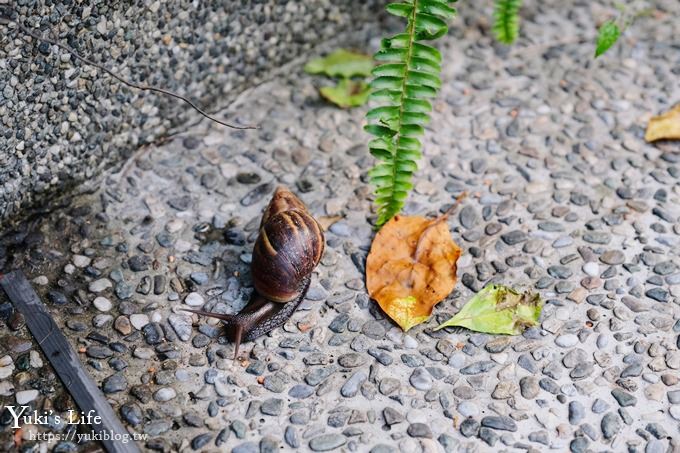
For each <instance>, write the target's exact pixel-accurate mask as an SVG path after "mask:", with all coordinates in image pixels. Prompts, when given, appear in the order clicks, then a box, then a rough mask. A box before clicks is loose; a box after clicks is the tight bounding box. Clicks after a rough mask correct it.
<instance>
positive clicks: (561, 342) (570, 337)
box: [555, 333, 578, 348]
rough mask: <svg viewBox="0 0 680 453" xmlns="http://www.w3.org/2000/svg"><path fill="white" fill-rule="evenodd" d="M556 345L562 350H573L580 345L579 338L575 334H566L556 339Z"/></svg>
mask: <svg viewBox="0 0 680 453" xmlns="http://www.w3.org/2000/svg"><path fill="white" fill-rule="evenodd" d="M555 344H556V345H557V346H559V347H561V348H571V347H573V346H576V345H577V344H578V337H577V336H576V335H574V334H573V333H565V334H564V335H560V336H559V337H557V338H555Z"/></svg>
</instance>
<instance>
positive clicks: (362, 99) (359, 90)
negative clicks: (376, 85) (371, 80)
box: [319, 79, 370, 108]
mask: <svg viewBox="0 0 680 453" xmlns="http://www.w3.org/2000/svg"><path fill="white" fill-rule="evenodd" d="M319 92H320V93H321V96H323V97H324V98H325V99H326V100H328V101H329V102H332V103H333V104H335V105H337V106H338V107H341V108H351V107H358V106H360V105H364V104H365V103H366V101H367V100H368V95H369V93H370V88H369V87H368V84H366V83H365V82H360V81H354V80H349V79H341V80H340V81H339V82H338V83H337V85H335V86H333V87H323V88H321V89H320V90H319Z"/></svg>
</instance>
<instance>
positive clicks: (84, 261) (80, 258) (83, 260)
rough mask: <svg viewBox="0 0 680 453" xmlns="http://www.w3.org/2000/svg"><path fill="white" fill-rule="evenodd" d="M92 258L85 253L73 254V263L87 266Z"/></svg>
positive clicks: (77, 265)
mask: <svg viewBox="0 0 680 453" xmlns="http://www.w3.org/2000/svg"><path fill="white" fill-rule="evenodd" d="M90 262H92V260H91V259H90V258H88V257H87V256H85V255H73V265H74V266H75V267H87V266H89V265H90Z"/></svg>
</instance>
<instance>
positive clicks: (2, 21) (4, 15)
mask: <svg viewBox="0 0 680 453" xmlns="http://www.w3.org/2000/svg"><path fill="white" fill-rule="evenodd" d="M10 12H11V10H9V11H7V10H4V11H3V10H2V9H0V25H5V26H7V25H9V23H10V22H11V21H12V19H11V16H10ZM14 23H15V24H16V26H17V28H18V29H19V30H21V31H22V32H23V33H25V34H27V35H28V36H31V37H32V38H34V39H37V40H38V41H44V42H46V43H48V44H52V45H53V46H57V47H59V48H60V49H62V50H65V51H66V52H69V53H70V54H71V55H73V56H74V57H76V58H77V59H79V60H80V61H82V62H83V63H85V64H88V65H90V66H94V67H95V68H98V69H100V70H102V71H104V72H105V73H107V74H108V75H110V76H111V77H113V78H114V79H116V80H118V81H119V82H121V83H123V84H124V85H127V86H129V87H130V88H136V89H138V90H142V91H154V92H156V93H161V94H164V95H166V96H170V97H173V98H176V99H179V100H181V101H184V102H185V103H187V104H188V105H189V106H190V107H191V108H193V109H194V110H196V111H197V112H198V113H200V114H201V115H202V116H204V117H205V118H207V119H209V120H211V121H214V122H216V123H218V124H221V125H222V126H226V127H230V128H232V129H259V127H258V126H238V125H236V124H231V123H227V122H224V121H222V120H219V119H217V118H215V117H214V116H212V115H210V114H208V113H206V112H205V111H204V110H203V109H201V108H200V107H198V106H197V105H196V104H194V103H193V101H191V100H190V99H189V98H187V97H185V96H182V95H181V94H177V93H174V92H172V91H169V90H166V89H163V88H158V87H154V86H150V85H145V84H141V83H137V82H131V81H129V80H126V79H124V78H123V77H121V76H119V75H118V74H116V73H115V72H113V71H111V70H109V69H107V68H106V67H104V66H102V65H101V64H99V63H96V62H94V61H92V60H90V59H88V58H85V57H83V56H81V55H79V54H78V52H76V51H75V50H73V49H72V48H70V47H69V46H67V45H65V44H62V43H60V42H58V41H54V40H52V39H50V38H45V37H43V36H40V35H38V34H37V33H34V32H33V31H32V30H29V29H28V28H26V27H24V26H23V25H21V24H20V23H19V21H14Z"/></svg>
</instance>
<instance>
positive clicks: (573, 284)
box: [0, 1, 680, 453]
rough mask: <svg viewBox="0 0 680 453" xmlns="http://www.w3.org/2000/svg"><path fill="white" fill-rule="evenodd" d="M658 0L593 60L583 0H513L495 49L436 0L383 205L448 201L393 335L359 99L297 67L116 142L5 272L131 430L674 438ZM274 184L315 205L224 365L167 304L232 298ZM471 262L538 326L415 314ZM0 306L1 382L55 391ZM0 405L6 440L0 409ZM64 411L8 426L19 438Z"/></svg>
mask: <svg viewBox="0 0 680 453" xmlns="http://www.w3.org/2000/svg"><path fill="white" fill-rule="evenodd" d="M657 6H658V8H659V11H658V13H657V14H655V15H654V16H653V17H649V18H643V19H640V20H639V21H638V22H637V23H636V24H635V25H634V26H632V27H631V28H630V30H629V31H628V32H626V34H625V36H624V38H623V40H622V42H620V43H619V44H617V46H616V47H615V48H614V49H613V51H611V52H610V53H608V54H607V55H606V56H604V57H602V58H600V59H598V60H593V57H592V54H593V41H594V32H593V30H594V27H595V25H594V21H601V20H604V19H607V18H609V14H610V13H611V11H610V10H608V9H606V10H605V9H603V8H601V7H600V6H598V5H590V3H589V2H588V3H585V2H577V3H571V2H569V4H567V3H564V4H563V3H562V2H556V1H550V2H541V3H540V4H538V3H537V2H527V6H526V11H525V12H524V13H525V14H524V17H525V18H524V19H523V22H522V27H523V28H522V30H523V31H522V37H521V38H520V41H519V43H518V44H517V45H515V46H514V47H511V48H506V47H503V46H500V45H498V44H495V43H493V40H492V39H491V38H490V36H489V31H488V20H487V19H486V18H487V17H488V13H489V11H488V8H486V9H484V8H482V7H481V6H470V7H469V8H468V5H467V4H465V5H463V4H461V5H460V8H461V9H462V10H463V11H464V14H463V17H461V18H459V19H457V21H458V22H457V25H454V27H453V30H452V33H451V36H450V37H448V38H446V39H445V40H444V41H443V45H442V47H443V49H442V51H443V54H444V55H445V56H446V57H445V64H444V69H443V74H442V79H443V80H444V81H445V83H444V86H443V88H442V91H441V93H440V96H439V98H438V101H437V102H436V103H435V111H434V113H433V115H432V116H433V121H432V124H431V126H430V127H429V129H430V130H429V133H428V134H427V138H426V140H425V142H426V143H425V147H424V153H425V157H424V159H423V160H422V162H421V164H422V168H421V170H420V171H419V173H418V176H417V180H416V184H415V189H414V192H413V194H412V195H411V197H410V198H409V202H408V204H407V206H406V208H405V212H406V213H407V214H409V213H418V214H431V215H434V214H436V213H437V212H440V211H441V210H444V209H446V207H448V206H449V205H450V203H451V202H452V200H453V199H454V198H455V197H456V196H457V195H459V194H460V193H461V192H462V191H467V192H468V193H469V197H468V198H467V200H466V202H465V203H464V205H463V207H462V209H461V210H460V211H459V213H458V215H456V216H454V217H453V218H452V219H451V220H450V226H451V230H452V233H453V236H454V238H455V240H456V241H457V242H458V243H459V245H460V246H461V248H462V249H463V252H464V253H463V255H462V257H461V258H460V260H459V263H458V275H459V283H458V285H457V287H456V289H455V290H454V292H453V293H452V294H451V296H450V297H449V298H448V299H446V300H445V301H443V302H442V303H441V304H440V305H439V306H437V308H436V309H435V313H434V316H433V319H431V320H430V322H427V323H425V324H422V325H420V326H418V327H415V328H413V329H412V330H411V331H409V332H408V333H407V334H404V333H403V332H401V331H400V329H398V328H397V327H395V326H394V325H393V324H392V323H391V322H390V321H389V320H388V319H386V318H385V316H384V315H383V314H381V312H380V310H379V309H378V307H377V305H376V304H375V303H374V302H372V301H370V300H369V298H368V297H367V295H366V291H365V288H364V278H363V271H364V262H365V258H366V254H367V251H368V248H369V246H370V242H371V238H372V235H373V231H372V227H371V224H370V222H369V221H368V220H367V214H370V213H371V202H370V191H371V189H370V187H369V186H368V185H367V184H366V173H367V170H368V169H369V168H370V166H371V164H372V160H371V158H370V157H369V156H368V153H367V150H366V140H367V136H366V135H365V134H364V133H363V132H362V130H361V126H362V122H363V113H364V111H363V110H362V109H355V110H350V111H342V110H337V109H335V108H333V107H330V106H328V105H326V104H324V103H323V102H321V101H320V100H319V97H318V95H317V91H316V89H317V86H318V85H320V84H321V83H323V81H322V80H320V79H318V78H312V77H310V76H307V75H304V74H303V73H302V71H301V67H299V66H298V67H293V68H292V69H291V71H290V77H288V78H283V79H278V80H276V81H272V82H269V83H266V84H264V85H261V86H260V87H258V88H256V89H254V90H252V91H251V92H249V93H248V94H247V95H246V96H244V97H242V99H244V101H242V103H241V104H238V105H235V106H233V107H232V111H238V112H239V114H240V115H241V117H242V118H243V119H244V120H247V121H248V122H252V123H257V124H260V125H261V127H262V128H261V129H260V130H258V131H256V132H243V131H238V132H237V131H230V130H226V129H218V128H217V127H214V126H211V125H208V124H206V123H205V122H203V123H201V124H199V125H198V126H195V127H193V128H191V129H190V130H188V131H186V133H184V134H182V135H181V136H177V137H174V138H173V139H171V140H169V141H168V142H167V143H165V144H162V145H159V146H151V147H148V148H145V149H142V150H140V151H139V152H138V153H137V154H136V155H135V156H134V157H133V159H132V160H131V161H130V162H129V164H128V165H127V166H126V167H125V168H124V169H123V170H122V171H121V172H119V173H117V174H109V175H106V177H105V178H104V180H103V181H102V183H101V185H100V188H99V189H98V190H97V191H96V192H94V193H92V194H89V195H83V196H80V197H77V198H76V199H75V200H73V203H72V204H71V205H70V206H68V207H65V208H62V209H59V210H57V211H55V212H53V213H50V214H45V215H42V216H39V217H38V218H36V219H34V220H33V221H32V222H31V223H29V224H25V225H21V226H19V227H17V229H16V230H15V231H12V232H11V233H9V234H8V235H6V236H5V238H4V239H3V241H2V246H1V247H0V264H2V265H4V266H5V267H16V266H20V267H22V268H23V269H25V271H26V272H27V273H28V274H29V275H30V277H31V279H32V280H33V282H34V284H35V286H36V287H37V288H38V291H39V292H40V293H41V294H42V295H44V297H45V301H46V303H47V304H48V305H49V308H50V310H51V311H52V313H53V314H54V315H55V317H56V318H57V322H58V324H59V325H60V326H62V327H63V330H64V332H65V333H66V335H67V336H68V337H69V338H70V340H71V341H72V344H73V345H74V347H76V348H79V350H80V351H81V352H82V361H83V363H84V364H85V366H86V367H87V368H88V370H89V371H90V373H91V374H92V376H93V377H94V378H95V379H96V380H97V382H98V383H100V384H101V387H102V389H103V391H104V392H105V393H106V394H107V396H108V397H109V399H110V400H111V402H112V404H113V406H114V408H115V409H116V411H117V412H118V413H119V414H120V415H121V418H122V419H123V420H124V422H125V424H126V425H127V426H128V427H129V428H130V429H131V430H132V431H134V432H137V433H143V434H146V435H148V438H147V440H146V441H143V442H141V443H140V445H141V446H143V447H144V448H146V449H149V450H159V451H191V450H197V451H198V450H200V451H217V450H219V451H225V450H232V451H234V452H238V453H243V452H257V451H263V452H269V451H279V450H280V449H290V448H300V449H301V450H303V451H304V450H313V451H331V450H336V451H358V452H364V451H371V452H376V453H377V452H389V451H401V452H420V451H425V452H434V451H447V452H456V451H464V452H473V451H491V450H492V448H493V450H496V451H521V450H524V451H548V450H555V451H572V452H586V451H614V452H620V451H631V452H642V451H644V452H646V453H656V452H659V453H663V452H672V451H677V450H678V449H679V448H680V445H679V444H678V439H680V383H679V379H680V307H679V304H678V302H679V300H680V269H679V268H678V265H679V264H680V262H679V260H678V253H677V250H678V245H679V244H680V222H679V216H680V203H679V195H680V186H679V184H678V183H679V182H680V165H679V164H680V147H679V146H678V145H677V143H659V144H657V145H649V144H646V143H645V142H644V141H643V138H642V137H643V134H644V128H645V125H646V122H647V120H648V119H649V118H650V116H651V115H653V114H657V113H659V112H661V111H664V110H666V109H667V108H669V107H670V106H671V105H672V104H673V103H674V102H677V101H678V100H680V85H679V84H678V83H677V80H678V75H680V59H679V53H678V52H677V43H678V42H680V36H679V35H678V33H679V32H680V30H679V29H678V27H676V26H675V25H674V20H675V19H674V15H673V14H671V12H672V9H671V8H677V4H676V3H674V2H672V1H666V2H664V1H661V2H657ZM472 8H474V9H472ZM664 11H665V12H664ZM676 11H677V10H676ZM463 24H465V26H463ZM673 43H676V44H673ZM368 45H369V46H372V47H375V45H376V41H375V40H371V41H370V43H369V44H368ZM674 46H675V47H674ZM279 184H283V185H287V186H289V187H290V188H291V189H293V190H294V191H296V192H297V193H298V194H299V195H300V197H301V198H302V199H303V200H304V201H305V202H306V203H307V205H308V206H309V208H310V210H311V212H312V213H313V214H314V215H315V216H317V217H318V218H320V219H322V220H323V221H324V222H326V223H330V226H329V229H328V231H327V233H326V239H327V251H326V254H325V256H324V258H323V260H322V263H321V265H320V266H319V267H318V269H317V272H316V274H315V276H314V278H313V283H312V287H311V289H310V291H309V293H308V297H307V300H306V301H305V302H303V304H302V306H301V308H300V309H299V310H298V312H297V313H296V314H295V315H294V316H293V317H292V318H291V319H290V321H289V322H288V323H287V324H286V325H285V326H284V327H283V328H281V329H278V330H276V331H274V332H272V333H271V335H269V336H266V337H263V338H260V339H258V340H256V341H255V342H252V343H247V344H245V345H244V346H243V347H242V351H244V353H245V355H246V356H247V360H246V361H245V362H236V361H233V360H232V358H231V355H232V346H231V345H230V344H229V342H228V341H227V340H226V339H225V338H224V337H223V336H222V333H223V331H222V330H221V327H220V325H219V324H217V323H214V322H212V321H211V320H206V319H199V318H198V317H195V316H189V315H187V314H186V313H184V312H180V311H178V308H180V307H187V306H202V307H204V308H206V309H210V310H217V311H224V312H234V311H237V310H239V309H240V308H241V307H242V306H243V305H244V304H245V302H246V301H247V300H248V297H249V295H250V293H251V291H252V288H251V284H250V283H251V282H250V274H249V270H248V269H249V262H250V259H251V254H250V253H251V249H252V243H253V241H254V239H255V237H256V234H257V231H256V229H257V225H258V223H259V218H260V214H261V211H262V209H263V207H264V206H265V204H266V203H267V201H268V199H269V197H270V195H271V194H272V192H273V189H274V188H275V186H276V185H279ZM372 218H373V217H372V214H370V215H369V220H370V219H372ZM0 267H1V266H0ZM489 282H502V283H504V284H509V285H512V286H515V287H519V288H533V289H535V290H537V291H539V292H540V293H541V295H542V296H543V298H544V299H545V300H546V306H545V309H544V311H543V314H542V318H541V325H540V326H539V327H537V328H532V329H529V330H527V331H526V332H525V333H524V335H522V336H518V337H509V336H490V335H485V334H477V333H472V332H470V331H466V330H462V329H461V330H449V331H439V332H432V328H433V327H434V326H436V325H437V324H438V321H443V320H444V319H447V318H448V317H450V316H451V315H452V314H454V313H455V312H456V311H457V310H458V309H459V308H460V307H461V306H462V305H463V304H464V303H465V302H466V301H467V300H468V299H469V298H470V297H471V296H472V295H473V294H474V292H475V291H478V290H479V289H481V288H482V287H483V286H484V285H486V284H487V283H489ZM0 315H2V318H3V319H4V320H5V322H4V323H2V324H1V325H0V348H1V350H2V351H3V353H2V354H0V401H1V402H2V403H3V405H7V404H14V403H15V402H17V401H21V402H24V403H27V404H31V405H33V406H34V407H36V408H38V409H44V408H53V409H54V410H57V411H65V410H66V409H67V408H72V407H73V403H72V402H71V401H70V400H69V398H68V396H67V394H66V393H65V391H64V389H63V387H62V386H61V385H60V384H59V382H58V380H56V379H55V377H54V375H53V373H52V372H51V370H50V369H49V367H48V366H47V365H46V360H45V359H44V358H43V357H42V356H41V353H40V352H39V350H38V349H37V346H36V344H35V343H34V342H33V341H32V340H31V338H30V336H29V334H28V332H27V329H26V328H25V327H24V326H23V321H22V319H21V317H20V316H17V315H16V314H15V313H13V311H12V309H11V306H10V305H9V304H7V303H4V304H2V305H0ZM0 423H2V426H3V427H2V429H0V450H2V451H9V450H11V449H12V448H15V447H13V445H14V440H15V438H14V437H13V436H14V434H15V432H14V430H13V429H11V428H9V427H8V426H7V411H6V410H5V411H4V412H3V413H2V416H1V417H0ZM69 429H72V427H69V426H65V425H63V424H56V423H53V424H51V425H50V426H47V427H46V426H40V427H39V426H26V427H24V429H23V431H22V436H23V437H24V439H26V440H24V441H23V442H24V446H27V447H28V448H29V449H28V450H27V451H41V450H40V449H39V446H35V443H34V442H31V441H30V440H28V439H29V438H30V434H31V433H32V432H36V431H45V430H52V431H55V432H68V430H69ZM18 437H20V436H18ZM31 446H34V447H35V450H31ZM50 447H54V451H61V452H65V451H74V450H76V449H77V448H78V447H77V446H76V445H74V444H71V443H70V442H63V441H62V442H60V443H58V444H56V445H52V446H50ZM81 448H87V446H84V447H81Z"/></svg>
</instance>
